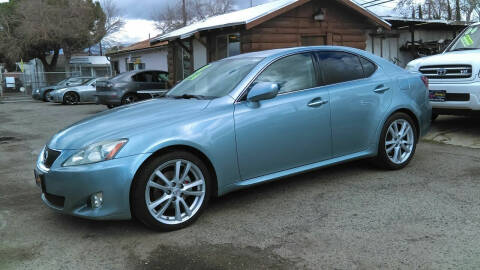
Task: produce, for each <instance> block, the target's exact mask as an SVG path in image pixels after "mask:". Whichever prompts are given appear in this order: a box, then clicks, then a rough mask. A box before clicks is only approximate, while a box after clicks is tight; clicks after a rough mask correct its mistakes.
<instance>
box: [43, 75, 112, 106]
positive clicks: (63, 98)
mask: <svg viewBox="0 0 480 270" xmlns="http://www.w3.org/2000/svg"><path fill="white" fill-rule="evenodd" d="M107 79H108V78H107V77H101V78H95V79H91V80H90V81H88V82H86V83H84V84H83V85H80V86H74V87H64V88H60V89H57V90H55V91H52V92H51V93H50V95H49V100H50V101H51V102H55V103H62V104H68V105H75V104H78V103H80V102H95V100H96V97H95V89H96V84H97V81H105V80H107Z"/></svg>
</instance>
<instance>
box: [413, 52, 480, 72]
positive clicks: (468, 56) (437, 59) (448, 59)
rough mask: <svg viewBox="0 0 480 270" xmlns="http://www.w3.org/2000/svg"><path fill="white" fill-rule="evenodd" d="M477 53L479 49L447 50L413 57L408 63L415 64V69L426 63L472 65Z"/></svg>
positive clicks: (431, 64)
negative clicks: (416, 57) (417, 57)
mask: <svg viewBox="0 0 480 270" xmlns="http://www.w3.org/2000/svg"><path fill="white" fill-rule="evenodd" d="M479 55H480V50H471V51H457V52H447V53H442V54H436V55H432V56H427V57H422V58H419V59H415V60H413V61H411V62H410V63H408V65H410V66H412V65H413V66H415V67H416V69H417V70H418V68H420V67H421V66H427V65H428V66H433V65H473V63H474V62H475V61H476V59H478V56H479Z"/></svg>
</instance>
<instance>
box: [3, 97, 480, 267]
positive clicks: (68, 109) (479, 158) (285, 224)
mask: <svg viewBox="0 0 480 270" xmlns="http://www.w3.org/2000/svg"><path fill="white" fill-rule="evenodd" d="M104 109H105V107H103V106H98V105H78V106H62V105H56V104H46V103H42V102H21V103H5V104H0V243H1V245H0V269H242V270H243V269H292V268H307V269H386V268H388V269H392V268H393V269H478V268H480V234H479V233H478V232H479V224H480V215H479V214H478V213H479V210H480V166H479V164H480V150H479V149H473V148H467V147H459V146H452V145H445V144H440V143H438V142H430V141H422V142H421V143H420V144H419V145H418V149H417V153H416V156H415V159H414V160H413V161H412V163H411V164H410V165H409V166H408V167H407V168H405V169H403V170H400V171H383V170H378V169H375V168H372V167H371V166H369V164H368V163H366V162H362V161H360V162H354V163H348V164H344V165H340V166H336V167H331V168H328V169H324V170H319V171H315V172H310V173H307V174H302V175H299V176H295V177H290V178H287V179H283V180H279V181H277V182H273V183H270V184H265V185H261V186H257V187H254V188H250V189H246V190H242V191H238V192H235V193H231V194H228V195H226V196H224V197H221V198H219V199H216V200H214V201H213V202H212V203H211V205H210V206H209V208H207V209H206V211H205V212H204V214H203V216H201V217H200V218H199V220H198V221H197V222H196V223H195V224H193V226H190V227H188V228H186V229H183V230H180V231H175V232H169V233H158V232H154V231H151V230H148V229H146V228H145V227H144V226H143V225H142V224H140V223H139V222H137V221H117V222H107V221H103V222H99V221H89V220H83V219H79V218H75V217H70V216H65V215H61V214H57V213H54V212H53V211H51V210H49V209H48V208H47V207H46V206H44V205H43V203H42V202H41V199H40V190H39V189H38V188H37V187H36V185H35V184H34V179H33V167H34V162H35V158H36V155H37V153H38V151H39V150H40V149H41V147H42V146H43V145H44V144H45V142H46V141H47V140H48V139H49V137H50V136H51V135H53V134H54V133H55V132H56V131H58V130H59V129H61V128H62V127H65V126H67V125H70V124H71V123H73V122H75V121H77V120H80V119H82V118H84V117H86V116H89V115H92V114H94V113H96V112H99V111H102V110H104ZM446 122H449V123H450V125H458V126H457V127H456V128H457V129H462V128H466V129H467V130H469V132H471V130H474V132H475V130H478V129H476V127H474V126H469V125H474V123H477V124H478V121H477V122H475V121H467V120H464V121H452V120H451V118H445V117H441V118H439V119H438V121H437V122H436V124H435V125H439V126H441V125H445V124H446ZM475 125H476V124H475ZM441 128H444V127H443V126H441ZM434 129H435V126H434ZM452 129H453V128H452ZM449 130H450V129H449ZM477 135H478V136H480V134H477Z"/></svg>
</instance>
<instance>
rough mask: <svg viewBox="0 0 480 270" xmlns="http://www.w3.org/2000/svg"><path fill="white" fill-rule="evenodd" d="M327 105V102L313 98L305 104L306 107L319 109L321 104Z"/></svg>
mask: <svg viewBox="0 0 480 270" xmlns="http://www.w3.org/2000/svg"><path fill="white" fill-rule="evenodd" d="M327 103H328V100H323V99H322V98H314V99H312V100H311V101H310V102H309V103H308V104H307V106H308V107H320V106H322V105H323V104H327Z"/></svg>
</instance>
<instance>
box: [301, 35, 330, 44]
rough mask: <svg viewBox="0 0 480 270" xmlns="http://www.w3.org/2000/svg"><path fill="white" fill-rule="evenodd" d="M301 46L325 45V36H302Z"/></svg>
mask: <svg viewBox="0 0 480 270" xmlns="http://www.w3.org/2000/svg"><path fill="white" fill-rule="evenodd" d="M301 41H302V46H320V45H327V37H326V36H302V38H301Z"/></svg>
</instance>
